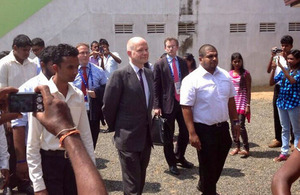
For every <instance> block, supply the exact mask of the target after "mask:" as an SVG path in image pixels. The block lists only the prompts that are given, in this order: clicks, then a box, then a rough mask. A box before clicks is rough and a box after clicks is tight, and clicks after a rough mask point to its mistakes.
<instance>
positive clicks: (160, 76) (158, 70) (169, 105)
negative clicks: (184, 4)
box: [153, 38, 194, 175]
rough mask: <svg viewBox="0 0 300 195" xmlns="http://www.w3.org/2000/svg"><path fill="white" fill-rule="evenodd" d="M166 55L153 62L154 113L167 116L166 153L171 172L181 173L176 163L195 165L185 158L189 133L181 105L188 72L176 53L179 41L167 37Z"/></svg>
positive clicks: (190, 166)
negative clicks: (183, 81)
mask: <svg viewBox="0 0 300 195" xmlns="http://www.w3.org/2000/svg"><path fill="white" fill-rule="evenodd" d="M164 45H165V51H166V52H167V55H166V56H165V57H163V58H161V59H160V60H159V61H158V62H157V63H156V64H155V65H154V70H153V73H154V103H153V108H154V112H155V115H162V116H163V117H164V118H166V119H167V121H166V125H165V137H164V139H165V144H164V154H165V157H166V160H167V163H168V165H169V170H170V173H171V174H174V175H179V170H178V168H177V163H180V165H181V166H182V167H184V168H192V167H193V166H194V165H193V164H192V163H190V162H188V161H187V160H186V159H185V157H184V154H185V150H186V147H187V144H188V141H189V134H188V131H187V128H186V125H185V123H184V119H183V116H182V111H181V108H180V105H179V100H180V85H181V81H182V79H183V78H184V77H185V76H186V75H187V74H188V69H187V65H186V63H185V61H184V60H183V59H182V58H180V57H178V56H176V52H177V50H178V40H177V39H175V38H166V39H165V41H164ZM175 119H176V121H177V123H178V126H179V135H178V141H177V146H178V147H177V151H176V154H175V153H174V145H173V136H174V129H175Z"/></svg>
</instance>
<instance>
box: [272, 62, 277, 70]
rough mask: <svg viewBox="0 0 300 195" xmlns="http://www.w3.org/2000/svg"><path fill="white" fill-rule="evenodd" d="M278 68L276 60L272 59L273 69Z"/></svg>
mask: <svg viewBox="0 0 300 195" xmlns="http://www.w3.org/2000/svg"><path fill="white" fill-rule="evenodd" d="M276 68H277V64H276V62H275V61H274V60H273V61H272V70H275V69H276Z"/></svg>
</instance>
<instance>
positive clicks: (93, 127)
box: [87, 111, 100, 149]
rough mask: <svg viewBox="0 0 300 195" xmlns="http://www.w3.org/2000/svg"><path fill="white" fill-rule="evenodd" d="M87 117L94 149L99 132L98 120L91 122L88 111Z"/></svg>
mask: <svg viewBox="0 0 300 195" xmlns="http://www.w3.org/2000/svg"><path fill="white" fill-rule="evenodd" d="M87 115H88V118H89V123H90V129H91V134H92V139H93V145H94V149H95V148H96V144H97V141H98V136H99V131H100V119H96V120H92V119H91V116H90V111H87Z"/></svg>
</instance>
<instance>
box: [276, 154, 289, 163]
mask: <svg viewBox="0 0 300 195" xmlns="http://www.w3.org/2000/svg"><path fill="white" fill-rule="evenodd" d="M287 159H288V156H286V155H283V154H280V155H279V156H278V157H276V158H274V159H273V161H274V162H281V161H286V160H287Z"/></svg>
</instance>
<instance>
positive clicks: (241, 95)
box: [229, 70, 250, 121]
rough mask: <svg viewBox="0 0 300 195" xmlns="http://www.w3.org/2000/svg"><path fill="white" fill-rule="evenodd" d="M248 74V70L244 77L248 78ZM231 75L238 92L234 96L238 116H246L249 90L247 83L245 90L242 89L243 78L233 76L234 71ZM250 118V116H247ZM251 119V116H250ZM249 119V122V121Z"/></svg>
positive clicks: (237, 75)
mask: <svg viewBox="0 0 300 195" xmlns="http://www.w3.org/2000/svg"><path fill="white" fill-rule="evenodd" d="M247 74H250V73H249V72H248V71H247V70H245V72H244V77H246V75H247ZM229 75H230V77H231V81H232V83H233V86H234V89H235V91H236V95H235V96H234V100H235V104H236V110H237V113H238V114H245V110H246V106H247V102H248V100H247V89H246V83H245V87H244V88H240V82H241V76H240V75H239V74H233V70H231V71H230V72H229ZM247 118H248V116H247ZM249 119H250V116H249ZM249 119H248V121H249Z"/></svg>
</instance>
